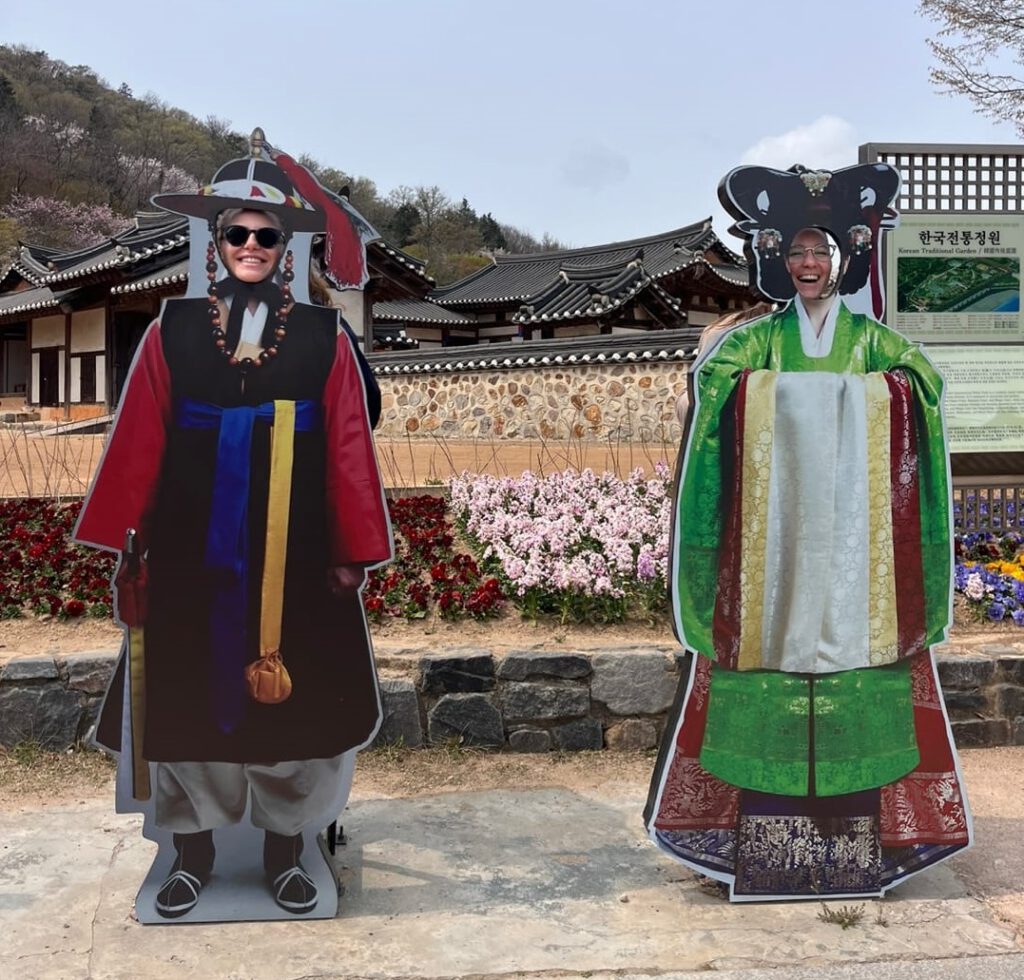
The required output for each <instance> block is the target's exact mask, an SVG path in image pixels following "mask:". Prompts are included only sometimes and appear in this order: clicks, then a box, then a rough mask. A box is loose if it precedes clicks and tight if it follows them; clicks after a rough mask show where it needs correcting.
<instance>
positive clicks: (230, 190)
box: [153, 157, 326, 231]
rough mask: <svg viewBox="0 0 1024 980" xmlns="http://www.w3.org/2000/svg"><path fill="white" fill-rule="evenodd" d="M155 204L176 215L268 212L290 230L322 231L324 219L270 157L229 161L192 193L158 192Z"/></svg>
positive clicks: (206, 216) (212, 216) (324, 223)
mask: <svg viewBox="0 0 1024 980" xmlns="http://www.w3.org/2000/svg"><path fill="white" fill-rule="evenodd" d="M153 203H154V204H155V205H156V206H157V207H161V208H164V209H165V210H167V211H173V212H174V213H175V214H184V215H189V216H191V217H195V218H206V219H207V220H211V219H213V218H214V217H215V216H216V215H217V214H219V213H220V212H221V211H226V210H227V209H229V208H245V209H246V210H250V211H268V212H271V213H273V214H276V215H277V216H278V217H279V218H280V219H281V222H282V224H283V225H284V227H285V228H286V229H289V230H291V231H323V230H324V227H325V225H326V218H325V216H324V213H323V212H322V211H319V210H317V209H315V208H313V207H312V206H311V205H310V204H309V203H308V202H307V201H306V200H304V199H303V198H302V196H301V195H300V194H299V193H298V191H296V190H295V187H294V186H293V185H292V182H291V181H290V180H289V179H288V177H287V176H286V175H285V173H284V171H283V170H282V169H281V168H280V167H278V166H277V164H276V163H273V162H271V161H269V160H264V159H261V158H259V157H242V158H240V159H238V160H229V161H228V162H227V163H225V164H224V166H223V167H221V168H220V170H218V171H217V172H216V173H215V174H214V175H213V180H212V181H211V182H210V183H209V184H207V185H206V186H205V187H201V188H200V189H199V190H198V191H197V192H196V193H195V194H157V195H156V196H155V197H154V198H153Z"/></svg>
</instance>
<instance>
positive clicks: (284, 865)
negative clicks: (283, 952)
mask: <svg viewBox="0 0 1024 980" xmlns="http://www.w3.org/2000/svg"><path fill="white" fill-rule="evenodd" d="M301 853H302V834H296V835H295V836H294V837H286V836H284V835H283V834H275V833H274V832H273V831H272V830H268V831H267V832H266V837H265V839H264V842H263V867H264V869H265V870H266V872H267V882H268V883H269V885H270V893H271V894H272V895H273V896H274V901H275V902H277V904H278V905H279V906H280V907H281V908H283V909H284V910H285V911H286V912H291V913H293V914H294V915H302V914H303V913H305V912H311V911H312V910H313V909H314V908H316V902H317V893H316V885H315V884H314V883H313V879H312V878H310V876H309V874H308V873H307V872H306V869H305V868H304V867H303V866H302V865H301V864H300V863H299V855H300V854H301Z"/></svg>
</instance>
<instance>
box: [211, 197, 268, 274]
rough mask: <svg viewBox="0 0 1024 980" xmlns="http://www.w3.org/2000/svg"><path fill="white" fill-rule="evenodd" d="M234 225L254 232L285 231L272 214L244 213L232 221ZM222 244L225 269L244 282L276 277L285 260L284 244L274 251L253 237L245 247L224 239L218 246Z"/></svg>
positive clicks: (221, 253) (251, 235)
mask: <svg viewBox="0 0 1024 980" xmlns="http://www.w3.org/2000/svg"><path fill="white" fill-rule="evenodd" d="M229 224H230V225H232V226H235V225H241V226H242V227H243V228H246V229H248V230H249V231H250V232H253V231H258V230H259V229H260V228H273V229H275V230H276V231H280V230H281V224H280V222H278V221H277V219H276V218H274V217H273V216H272V215H269V214H267V213H266V212H265V211H241V212H239V213H238V214H237V215H235V216H234V217H232V218H231V220H230V222H229ZM218 244H219V245H220V257H221V260H222V261H223V263H224V268H225V269H227V271H228V272H229V273H230V274H231V275H232V276H234V277H235V278H236V279H238V280H240V281H241V282H250V283H255V282H262V281H263V280H264V279H266V278H268V277H269V276H272V275H273V274H274V271H275V270H276V269H277V265H278V263H279V262H280V261H281V249H282V248H283V247H284V243H283V242H278V244H277V245H275V246H274V247H273V248H264V247H263V246H262V245H260V243H259V242H258V241H257V240H256V236H255V235H253V234H250V235H249V237H248V238H247V239H246V240H245V241H244V242H243V243H242V244H241V245H232V244H231V242H229V241H227V239H225V238H224V236H223V229H222V230H221V238H220V241H219V243H218Z"/></svg>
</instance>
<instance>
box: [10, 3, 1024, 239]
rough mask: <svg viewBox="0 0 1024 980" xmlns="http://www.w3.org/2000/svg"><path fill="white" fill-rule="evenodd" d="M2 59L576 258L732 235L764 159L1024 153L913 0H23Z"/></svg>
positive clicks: (783, 163)
mask: <svg viewBox="0 0 1024 980" xmlns="http://www.w3.org/2000/svg"><path fill="white" fill-rule="evenodd" d="M4 8H5V9H4V10H3V13H2V14H0V42H2V43H5V44H23V45H26V46H27V47H30V48H32V49H35V50H43V51H46V52H47V53H48V54H49V55H50V56H51V57H53V58H57V59H60V60H61V61H64V62H67V63H68V64H71V65H79V64H84V65H88V66H89V67H91V68H92V69H93V70H95V71H96V72H97V73H98V74H99V75H100V76H101V77H102V78H104V79H105V80H106V81H107V82H108V83H109V84H111V85H112V86H115V87H116V86H118V85H120V84H121V83H127V84H128V85H129V86H130V87H131V89H132V91H133V92H134V94H135V95H136V96H142V95H145V94H148V93H152V94H154V95H156V96H157V97H159V98H160V99H161V100H163V101H164V102H167V103H168V104H170V105H172V106H176V107H178V108H181V109H184V110H186V111H187V112H189V113H191V114H192V115H194V116H196V117H198V118H200V119H205V118H206V117H207V116H211V115H212V116H217V117H218V118H221V119H225V120H227V121H228V122H229V123H230V124H231V126H232V128H233V129H235V130H236V131H239V132H245V133H247V132H249V131H250V130H251V129H252V128H253V127H254V126H257V125H259V126H262V127H263V128H264V130H265V131H266V133H267V138H268V139H269V140H270V141H271V142H272V143H273V144H274V145H275V146H278V147H280V148H281V149H284V150H286V151H287V152H289V153H291V154H292V155H298V154H300V153H308V154H310V155H311V156H312V157H313V158H315V159H316V160H318V161H320V162H321V163H324V164H328V165H330V166H333V167H337V168H338V169H341V170H344V171H346V172H347V173H350V174H358V175H362V176H366V177H369V178H371V179H372V180H373V181H374V182H375V183H376V185H377V188H378V191H379V192H380V193H381V194H386V193H388V192H389V191H391V190H392V189H394V188H396V187H398V186H401V185H409V186H413V185H433V184H436V185H437V186H439V187H440V188H441V189H442V190H443V191H444V192H445V193H446V194H447V195H448V196H449V197H451V198H453V199H455V200H460V199H461V198H462V197H466V198H467V199H468V200H469V202H470V204H471V205H472V206H473V207H474V208H475V209H476V210H477V212H478V213H484V212H491V213H492V214H493V215H494V217H495V218H496V219H497V220H499V221H501V222H505V223H509V224H513V225H516V226H518V227H520V228H522V229H524V230H527V231H529V232H530V233H532V234H533V235H535V236H537V237H539V236H540V235H541V234H542V233H544V232H548V233H550V234H551V235H553V236H554V237H556V238H558V239H559V240H561V241H563V242H565V243H567V244H569V245H572V246H585V245H595V244H601V243H605V242H611V241H620V240H624V239H629V238H634V237H641V236H644V235H653V234H657V233H659V232H663V231H668V230H670V229H673V228H676V227H679V226H681V225H685V224H689V223H690V222H693V221H699V220H703V219H704V218H707V217H708V216H712V217H713V219H714V222H715V230H716V231H717V232H718V234H719V236H720V237H722V238H723V240H724V241H725V242H726V244H728V245H730V246H731V247H734V248H736V249H739V248H740V247H741V242H740V240H739V239H736V238H734V237H732V236H731V235H729V234H727V231H726V229H727V227H728V223H729V222H728V220H727V219H726V216H725V213H724V211H722V209H721V208H720V207H719V205H718V200H717V187H718V182H719V180H720V179H721V178H722V177H723V176H724V175H725V174H726V173H727V172H728V171H729V170H731V169H732V168H733V167H735V166H738V165H740V164H742V163H759V164H764V165H767V166H774V167H779V168H782V169H784V168H786V167H789V166H790V165H792V164H794V163H803V164H805V165H807V166H809V167H814V168H827V169H835V168H838V167H841V166H846V165H850V164H854V163H856V162H857V148H858V146H859V145H860V144H862V143H867V142H876V143H878V142H901V143H906V142H912V143H1016V142H1018V140H1017V137H1016V134H1015V132H1014V129H1013V127H1012V126H1010V125H1009V124H997V123H993V122H992V121H990V120H988V119H986V118H985V117H982V116H980V115H977V114H976V113H974V112H973V110H972V108H971V105H970V103H968V102H967V100H965V99H962V98H959V97H954V96H948V95H941V94H938V93H937V92H936V91H935V89H934V88H933V86H932V85H931V83H930V82H929V79H928V67H929V65H930V63H931V53H930V51H929V49H928V45H927V38H928V37H930V36H934V34H935V32H936V30H937V26H936V25H935V24H933V23H932V22H930V21H928V20H926V19H924V18H923V17H922V16H921V15H920V14H918V13H917V9H916V8H917V5H916V3H915V2H914V0H848V2H847V3H846V4H845V5H840V4H838V3H835V2H833V0H801V2H799V3H792V2H791V3H781V2H772V3H765V2H763V0H761V2H755V0H732V2H731V3H722V2H710V3H706V2H703V0H702V2H699V3H698V2H692V0H690V2H688V0H676V2H672V0H616V2H608V0H546V2H538V0H515V2H514V3H489V2H487V0H447V2H446V0H433V2H430V0H419V2H417V0H387V2H373V0H364V2H362V3H352V2H349V0H291V2H288V3H282V2H281V0H275V2H272V3H270V2H264V0H250V2H248V3H244V2H241V0H234V2H228V3H225V2H221V0H204V2H196V0H176V2H175V3H174V4H173V5H172V4H141V3H138V2H137V0H135V2H130V3H129V2H111V0H49V2H47V3H32V4H29V3H17V4H15V3H8V4H4Z"/></svg>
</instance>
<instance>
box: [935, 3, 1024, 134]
mask: <svg viewBox="0 0 1024 980" xmlns="http://www.w3.org/2000/svg"><path fill="white" fill-rule="evenodd" d="M918 9H919V10H920V11H921V13H922V14H924V16H925V17H928V18H929V19H930V20H933V21H935V22H936V23H937V24H939V25H940V29H939V32H938V34H937V35H936V37H935V39H934V40H929V42H928V44H929V45H930V47H931V49H932V53H933V54H934V55H935V59H936V61H937V62H938V64H937V65H936V66H935V67H933V68H932V69H931V70H930V73H929V74H930V75H931V80H932V82H933V83H934V84H935V85H936V86H938V88H939V89H940V91H942V92H945V93H948V94H951V95H965V96H967V98H968V99H970V100H971V102H973V103H974V106H975V110H976V111H977V112H980V113H982V114H983V115H986V116H989V117H990V118H992V119H998V120H1001V121H1005V122H1011V123H1013V125H1014V126H1016V128H1017V132H1018V133H1019V134H1020V135H1022V136H1024V79H1021V78H1018V77H1017V76H1016V75H1014V74H1010V73H1009V72H1006V73H1003V72H1000V71H999V67H1000V66H1001V65H1009V64H1013V65H1018V66H1021V65H1024V2H1022V0H920V5H919V7H918Z"/></svg>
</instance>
